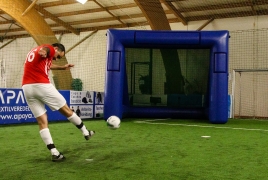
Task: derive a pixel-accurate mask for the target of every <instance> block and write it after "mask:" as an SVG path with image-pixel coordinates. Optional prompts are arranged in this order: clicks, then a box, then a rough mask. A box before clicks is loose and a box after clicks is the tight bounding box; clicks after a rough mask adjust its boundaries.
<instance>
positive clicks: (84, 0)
mask: <svg viewBox="0 0 268 180" xmlns="http://www.w3.org/2000/svg"><path fill="white" fill-rule="evenodd" d="M76 1H78V2H80V3H81V4H85V3H86V2H87V0H76Z"/></svg>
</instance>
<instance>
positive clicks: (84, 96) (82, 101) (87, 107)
mask: <svg viewBox="0 0 268 180" xmlns="http://www.w3.org/2000/svg"><path fill="white" fill-rule="evenodd" d="M94 95H95V93H94V92H93V91H70V108H71V109H72V110H73V111H74V112H75V113H76V114H77V115H78V116H79V117H80V118H81V119H90V118H94V107H93V104H94Z"/></svg>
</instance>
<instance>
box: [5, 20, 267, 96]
mask: <svg viewBox="0 0 268 180" xmlns="http://www.w3.org/2000/svg"><path fill="white" fill-rule="evenodd" d="M205 22H206V21H192V22H189V23H188V25H187V26H184V25H182V24H181V23H172V24H171V28H172V30H196V29H198V28H199V27H200V26H202V25H203V24H204V23H205ZM265 28H268V21H267V16H259V17H243V18H228V19H215V20H214V21H212V22H211V23H210V24H208V25H207V26H206V27H205V28H204V29H203V30H229V31H231V33H230V34H231V35H232V32H236V31H245V30H252V29H255V30H257V29H265ZM131 29H147V30H149V29H150V27H149V26H145V27H137V28H131ZM265 31H266V30H265ZM89 33H91V32H84V33H81V34H80V35H79V36H77V35H73V34H65V35H63V36H62V39H61V43H63V44H64V45H65V47H66V50H68V49H69V48H71V47H72V46H73V45H74V44H75V43H77V42H79V41H80V40H81V39H83V38H84V37H85V36H87V35H88V34H89ZM105 34H106V30H102V31H98V32H97V33H95V34H94V35H92V36H91V37H90V38H88V39H87V40H85V41H84V42H83V43H81V44H80V45H79V46H77V47H76V48H74V49H73V50H71V51H70V52H69V53H67V54H66V58H67V60H68V62H69V63H73V64H75V67H74V68H73V69H72V70H71V73H72V76H73V78H81V79H82V81H83V87H84V90H92V91H104V79H105V62H106V35H105ZM233 34H235V33H233ZM241 38H243V37H241ZM253 38H254V37H253ZM231 39H232V37H231ZM234 39H235V38H234ZM264 40H265V41H266V42H268V39H264ZM231 41H232V40H230V42H231ZM250 41H254V39H251V40H250V39H247V40H245V41H244V42H243V41H241V42H238V43H242V45H243V43H249V42H250ZM6 42H8V40H6V41H4V42H3V43H0V46H2V45H3V44H5V43H6ZM232 44H235V42H232ZM232 44H231V43H230V49H232V47H231V46H232ZM34 46H36V43H35V42H34V40H33V39H32V38H19V39H16V40H15V41H13V42H12V43H10V44H9V45H7V46H6V47H4V48H3V49H1V50H0V59H4V60H5V62H6V67H5V71H6V78H7V87H15V88H20V87H21V77H22V74H23V63H24V61H25V57H26V55H27V53H28V51H29V50H30V49H31V48H33V47H34ZM249 47H250V46H249ZM251 48H252V46H251ZM237 50H238V49H232V50H230V60H229V61H230V65H229V69H232V67H233V66H234V65H235V66H239V64H236V62H235V54H236V51H237ZM244 51H245V52H240V54H246V53H247V52H246V51H248V49H246V48H245V49H244ZM236 68H237V67H236ZM0 87H3V84H0Z"/></svg>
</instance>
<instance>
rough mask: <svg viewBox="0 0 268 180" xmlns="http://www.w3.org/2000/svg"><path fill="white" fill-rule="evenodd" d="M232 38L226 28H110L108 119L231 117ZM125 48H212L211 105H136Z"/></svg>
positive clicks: (218, 119)
mask: <svg viewBox="0 0 268 180" xmlns="http://www.w3.org/2000/svg"><path fill="white" fill-rule="evenodd" d="M228 41H229V32H228V31H225V30H222V31H153V30H115V29H109V30H108V31H107V62H106V76H105V95H104V119H107V118H109V117H110V116H111V115H116V116H118V117H119V118H121V119H122V118H124V117H140V118H148V117H149V118H187V117H189V118H201V119H208V120H209V121H210V122H211V123H218V124H223V123H226V122H227V121H228V53H229V52H228ZM125 48H173V49H174V48H186V49H187V48H188V49H195V48H203V49H210V67H209V80H208V92H207V93H208V94H207V101H208V103H207V104H208V105H207V107H205V108H189V109H186V108H174V107H135V106H130V104H129V98H128V87H127V75H126V62H125Z"/></svg>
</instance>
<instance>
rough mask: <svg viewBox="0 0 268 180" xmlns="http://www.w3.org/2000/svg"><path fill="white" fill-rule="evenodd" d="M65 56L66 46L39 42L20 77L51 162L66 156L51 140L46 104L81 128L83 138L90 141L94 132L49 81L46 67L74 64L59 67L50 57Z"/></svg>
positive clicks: (61, 68) (63, 68) (53, 68)
mask: <svg viewBox="0 0 268 180" xmlns="http://www.w3.org/2000/svg"><path fill="white" fill-rule="evenodd" d="M64 55H65V47H64V46H63V45H62V44H60V43H55V44H52V45H41V46H38V47H36V48H34V49H32V50H31V51H30V52H29V53H28V55H27V57H26V61H25V65H24V74H23V79H22V89H23V93H24V96H25V99H26V101H27V103H28V106H29V107H30V109H31V111H32V113H33V115H34V117H35V118H36V120H37V123H38V125H39V130H40V136H41V138H42V140H43V141H44V143H45V144H46V146H47V148H48V149H49V150H50V152H51V155H52V161H62V160H64V159H65V157H64V156H63V154H62V153H60V152H59V151H58V150H57V149H56V146H55V144H54V142H53V140H52V137H51V134H50V131H49V128H48V119H47V113H46V109H45V104H46V105H47V106H48V107H50V109H52V110H53V111H55V110H58V111H59V112H60V113H61V114H63V115H64V116H66V117H67V119H68V120H69V121H70V122H72V123H73V124H74V125H75V126H76V127H77V128H78V129H80V130H81V132H82V134H83V135H84V137H85V139H86V140H89V139H90V137H91V136H92V135H94V133H95V131H91V130H87V128H86V126H85V125H84V124H83V122H82V120H81V119H80V118H79V117H78V116H77V115H76V113H74V112H73V111H72V110H71V109H70V108H69V107H68V105H67V104H66V100H65V99H64V97H63V96H62V95H61V94H60V93H59V92H58V91H57V89H56V88H55V87H54V86H53V85H52V84H51V83H50V81H49V77H48V74H49V70H50V69H52V70H69V69H70V68H71V67H74V65H73V64H66V65H64V66H59V65H55V64H52V60H57V59H60V58H62V57H63V56H64Z"/></svg>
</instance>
